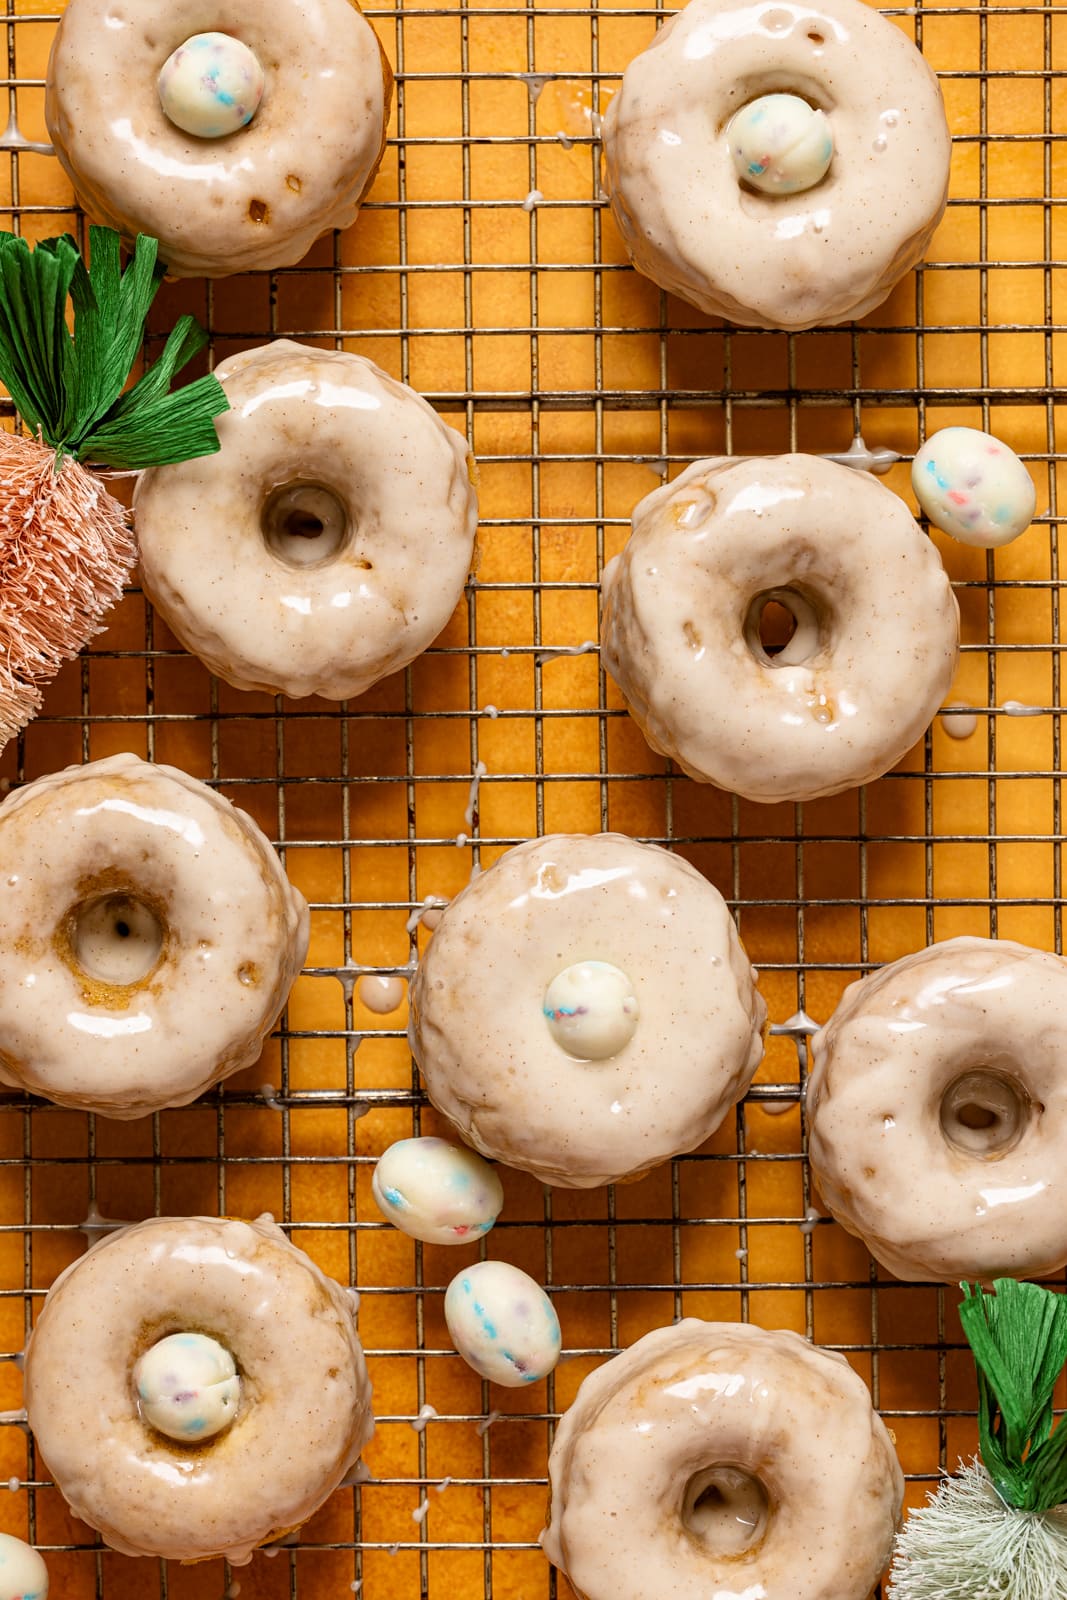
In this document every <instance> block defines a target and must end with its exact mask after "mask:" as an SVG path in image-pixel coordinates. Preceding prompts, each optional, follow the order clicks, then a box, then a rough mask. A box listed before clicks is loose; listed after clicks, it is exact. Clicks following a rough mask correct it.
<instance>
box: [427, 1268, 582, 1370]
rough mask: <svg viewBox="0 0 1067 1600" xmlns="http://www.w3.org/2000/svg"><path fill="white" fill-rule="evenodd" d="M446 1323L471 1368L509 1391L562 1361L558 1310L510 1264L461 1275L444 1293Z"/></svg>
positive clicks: (472, 1270)
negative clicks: (560, 1358) (560, 1359)
mask: <svg viewBox="0 0 1067 1600" xmlns="http://www.w3.org/2000/svg"><path fill="white" fill-rule="evenodd" d="M445 1322H446V1323H447V1324H448V1332H449V1335H450V1337H451V1339H452V1343H453V1344H454V1345H455V1347H456V1349H457V1350H458V1352H459V1354H460V1355H461V1356H462V1357H463V1359H464V1361H465V1362H466V1363H467V1365H468V1366H469V1367H473V1368H474V1370H475V1372H477V1373H478V1374H479V1375H480V1376H481V1377H483V1378H487V1379H488V1380H489V1382H490V1383H499V1384H502V1385H503V1386H504V1387H505V1388H507V1389H518V1388H521V1387H522V1386H523V1385H524V1384H527V1383H537V1382H538V1380H539V1379H541V1378H546V1377H547V1376H548V1374H549V1373H550V1372H551V1371H552V1368H553V1367H554V1366H555V1365H556V1362H557V1361H558V1360H559V1356H560V1348H561V1345H562V1335H561V1333H560V1326H559V1318H558V1317H557V1316H556V1309H555V1307H554V1306H553V1304H552V1302H551V1300H550V1299H549V1298H548V1296H547V1294H546V1293H545V1291H544V1290H543V1289H542V1287H541V1285H540V1284H539V1283H535V1282H534V1280H533V1278H531V1277H530V1276H529V1274H528V1273H525V1272H522V1271H521V1270H520V1269H519V1268H518V1267H513V1266H512V1265H511V1262H510V1261H476V1262H475V1263H474V1264H473V1266H470V1267H465V1268H464V1270H463V1271H462V1272H457V1274H456V1276H455V1277H454V1278H453V1279H452V1282H451V1283H450V1284H449V1286H448V1288H447V1289H446V1290H445Z"/></svg>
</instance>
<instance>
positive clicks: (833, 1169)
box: [807, 939, 1067, 1283]
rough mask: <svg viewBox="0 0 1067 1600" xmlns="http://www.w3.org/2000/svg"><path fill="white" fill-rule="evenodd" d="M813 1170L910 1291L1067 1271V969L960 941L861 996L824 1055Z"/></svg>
mask: <svg viewBox="0 0 1067 1600" xmlns="http://www.w3.org/2000/svg"><path fill="white" fill-rule="evenodd" d="M811 1050H812V1069H811V1078H810V1080H809V1083H808V1094H807V1102H808V1131H809V1139H810V1153H811V1169H812V1173H813V1175H814V1177H815V1179H816V1181H817V1183H818V1185H819V1189H820V1192H821V1193H822V1197H823V1199H824V1200H825V1202H826V1205H827V1207H828V1209H829V1210H830V1211H831V1212H832V1213H833V1215H834V1217H836V1219H837V1221H838V1222H840V1223H841V1225H842V1226H843V1227H845V1228H847V1229H848V1231H849V1232H850V1233H854V1234H858V1235H859V1237H860V1238H861V1239H862V1240H863V1241H864V1243H865V1244H866V1246H867V1248H868V1250H870V1252H871V1254H872V1255H873V1256H875V1257H876V1258H877V1260H879V1261H880V1262H881V1263H882V1265H883V1266H885V1267H888V1268H889V1270H890V1271H891V1272H894V1273H895V1274H896V1276H897V1277H898V1278H904V1279H908V1280H915V1279H931V1278H932V1279H938V1278H942V1279H944V1280H945V1281H946V1282H949V1283H957V1282H959V1280H960V1279H963V1278H966V1279H977V1280H982V1281H984V1282H987V1283H989V1282H992V1281H993V1279H994V1278H1031V1277H1033V1278H1040V1277H1043V1276H1044V1275H1045V1274H1046V1273H1048V1272H1055V1271H1058V1270H1059V1268H1060V1267H1062V1266H1063V1265H1064V1264H1065V1263H1067V1212H1065V1210H1064V1206H1063V1200H1062V1193H1061V1183H1062V1177H1061V1175H1062V1171H1063V1164H1064V1160H1065V1157H1067V1081H1065V1079H1064V1073H1063V1063H1064V1060H1065V1059H1067V962H1065V961H1064V960H1062V959H1061V957H1059V956H1056V955H1051V954H1050V953H1049V952H1048V951H1045V950H1031V949H1029V948H1028V947H1027V946H1026V945H1022V944H1014V943H1013V942H1012V941H1011V940H1009V939H948V940H946V941H945V942H944V943H942V944H935V945H931V946H930V948H929V949H927V950H920V951H918V952H917V953H916V954H915V955H910V956H905V957H904V958H903V959H902V960H900V961H894V962H891V963H890V965H889V966H886V967H882V969H881V970H880V971H878V972H874V973H872V974H871V975H870V976H869V977H866V978H861V979H860V981H859V982H858V983H854V984H852V985H851V986H850V987H849V988H848V989H846V990H845V993H844V995H843V997H842V999H841V1002H840V1004H839V1005H838V1007H837V1009H836V1011H835V1012H834V1014H833V1016H832V1017H831V1018H830V1021H829V1022H828V1023H827V1025H826V1027H825V1028H823V1029H822V1030H821V1031H820V1032H819V1033H817V1034H816V1035H815V1037H814V1038H813V1040H812V1042H811Z"/></svg>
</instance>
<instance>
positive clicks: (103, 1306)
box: [25, 1217, 374, 1565]
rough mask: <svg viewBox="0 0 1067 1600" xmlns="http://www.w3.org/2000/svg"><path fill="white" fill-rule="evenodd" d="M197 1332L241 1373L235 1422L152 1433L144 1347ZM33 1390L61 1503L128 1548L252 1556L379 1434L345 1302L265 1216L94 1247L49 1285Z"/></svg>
mask: <svg viewBox="0 0 1067 1600" xmlns="http://www.w3.org/2000/svg"><path fill="white" fill-rule="evenodd" d="M190 1325H195V1326H196V1327H199V1328H202V1329H204V1330H205V1331H210V1332H211V1333H212V1334H213V1335H214V1336H216V1337H217V1338H218V1340H219V1342H220V1343H222V1344H223V1345H224V1346H225V1347H226V1348H227V1349H228V1350H230V1351H232V1352H233V1355H234V1357H235V1360H236V1362H237V1366H238V1368H239V1370H240V1373H241V1378H242V1403H241V1407H240V1411H239V1414H238V1416H237V1419H236V1421H235V1422H234V1423H233V1425H232V1427H230V1428H228V1429H227V1430H226V1431H225V1432H224V1433H220V1434H218V1435H217V1436H216V1437H215V1438H214V1439H213V1440H211V1441H209V1442H208V1443H207V1444H206V1445H200V1446H193V1447H190V1446H188V1445H182V1444H178V1443H176V1442H172V1441H171V1440H169V1439H166V1438H164V1437H163V1436H162V1435H161V1434H159V1433H157V1432H156V1431H155V1430H154V1429H151V1428H149V1427H147V1426H146V1424H145V1423H144V1421H143V1420H142V1419H141V1417H140V1416H139V1414H138V1410H137V1404H136V1392H135V1389H134V1387H133V1383H132V1380H131V1374H132V1370H133V1367H134V1364H135V1362H136V1360H137V1359H138V1356H139V1355H140V1354H141V1352H142V1350H143V1349H144V1348H145V1346H146V1345H147V1344H149V1343H151V1342H154V1340H155V1338H156V1337H158V1336H159V1335H160V1334H161V1333H163V1332H164V1331H168V1330H174V1329H175V1327H182V1326H190ZM72 1351H76V1352H77V1361H76V1362H74V1361H72ZM25 1382H26V1406H27V1409H28V1411H29V1416H30V1425H31V1427H32V1429H33V1432H34V1434H35V1436H36V1438H37V1443H38V1445H39V1446H40V1449H41V1452H42V1454H43V1456H44V1458H45V1460H46V1461H47V1463H48V1468H49V1470H50V1471H51V1473H52V1476H53V1477H54V1478H55V1480H56V1483H57V1485H58V1487H59V1489H60V1491H61V1492H62V1494H63V1496H64V1498H65V1499H66V1500H67V1502H68V1504H69V1505H70V1507H71V1509H72V1511H73V1512H74V1513H75V1515H76V1516H79V1517H81V1518H82V1520H83V1521H84V1522H87V1523H88V1524H89V1526H90V1527H92V1528H96V1529H98V1530H99V1532H100V1533H101V1535H102V1536H103V1538H104V1540H105V1542H106V1543H107V1544H109V1545H110V1546H111V1547H112V1548H113V1549H115V1550H119V1551H121V1552H122V1553H123V1554H125V1555H156V1556H162V1557H164V1558H166V1559H168V1560H175V1561H199V1560H202V1559H205V1558H207V1557H213V1556H225V1557H226V1559H227V1560H229V1561H231V1562H233V1563H234V1564H236V1565H241V1564H243V1563H245V1562H247V1561H249V1560H250V1559H251V1556H252V1552H253V1550H254V1549H255V1548H256V1547H257V1546H258V1545H260V1544H264V1543H267V1542H268V1541H270V1540H277V1539H279V1538H280V1537H281V1536H282V1535H283V1534H286V1533H287V1532H289V1531H290V1530H291V1529H294V1528H296V1527H299V1525H300V1524H301V1523H303V1522H305V1521H306V1520H307V1518H308V1517H309V1516H311V1514H312V1513H313V1512H314V1511H315V1510H317V1508H318V1507H319V1506H320V1505H321V1504H322V1503H323V1501H324V1500H325V1499H326V1498H327V1496H328V1495H329V1494H331V1493H332V1492H333V1490H334V1489H335V1488H336V1487H337V1486H338V1484H339V1483H340V1482H341V1480H342V1478H344V1477H345V1476H346V1475H347V1474H348V1473H349V1472H350V1471H351V1469H352V1467H353V1466H354V1464H355V1462H356V1459H357V1458H358V1456H359V1454H360V1451H361V1450H362V1449H363V1446H364V1445H365V1444H366V1442H367V1440H368V1439H369V1438H370V1436H371V1433H372V1432H373V1428H374V1422H373V1417H372V1415H371V1409H370V1402H371V1394H370V1383H369V1380H368V1378H367V1371H366V1367H365V1365H364V1361H363V1353H362V1350H361V1348H360V1343H359V1338H358V1336H357V1334H356V1329H355V1321H354V1316H353V1310H352V1304H351V1301H350V1299H349V1296H348V1295H347V1294H346V1292H345V1291H344V1290H343V1289H342V1288H341V1287H340V1285H339V1284H336V1283H334V1282H333V1280H332V1279H330V1278H327V1277H326V1276H325V1274H324V1273H322V1272H321V1271H320V1270H319V1268H318V1267H317V1266H316V1265H315V1264H314V1262H313V1261H311V1259H310V1258H309V1257H308V1256H306V1255H305V1254H304V1252H303V1251H302V1250H298V1249H297V1248H296V1247H295V1246H294V1245H291V1244H290V1243H289V1241H288V1240H287V1239H286V1237H285V1235H284V1234H283V1233H282V1231H281V1229H280V1228H278V1227H276V1226H275V1224H274V1222H273V1221H272V1220H271V1219H270V1218H269V1217H260V1218H259V1219H258V1220H257V1221H255V1222H238V1221H235V1220H232V1219H227V1218H217V1217H180V1218H172V1217H163V1218H158V1217H154V1218H151V1219H150V1220H149V1221H147V1222H142V1223H140V1224H138V1226H137V1227H135V1228H128V1229H127V1230H126V1231H125V1232H123V1233H118V1234H112V1235H111V1236H110V1237H109V1238H107V1239H103V1240H101V1242H100V1243H99V1244H97V1245H94V1246H93V1248H92V1249H91V1250H90V1251H89V1253H88V1254H87V1255H85V1256H82V1257H81V1259H80V1260H78V1261H76V1262H75V1263H74V1264H73V1266H71V1267H68V1268H67V1270H66V1271H65V1272H63V1273H62V1274H61V1275H60V1276H59V1278H58V1279H57V1280H56V1282H55V1284H54V1285H53V1286H52V1289H51V1290H50V1291H49V1294H48V1297H47V1299H46V1300H45V1304H44V1308H43V1310H42V1311H41V1314H40V1316H39V1318H38V1320H37V1325H36V1327H35V1329H34V1332H33V1335H32V1337H31V1339H30V1342H29V1345H28V1347H27V1351H26V1377H25ZM297 1441H298V1447H294V1446H295V1444H296V1442H297Z"/></svg>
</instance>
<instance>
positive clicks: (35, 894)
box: [0, 755, 308, 1118]
mask: <svg viewBox="0 0 1067 1600" xmlns="http://www.w3.org/2000/svg"><path fill="white" fill-rule="evenodd" d="M307 943H308V910H307V904H306V902H305V900H304V897H303V895H302V894H301V893H300V891H299V890H298V889H295V888H294V887H293V885H292V884H291V883H290V882H289V880H288V878H287V877H286V876H285V872H284V871H283V869H282V866H281V863H280V862H279V860H278V857H277V855H276V854H275V853H274V851H273V850H272V849H271V847H270V845H269V844H268V842H267V840H266V839H265V838H264V837H263V835H262V833H260V831H259V829H258V828H257V827H256V824H255V823H254V822H253V821H252V819H251V817H249V816H246V815H245V813H244V812H243V811H238V810H237V808H236V807H235V806H233V805H231V804H230V802H229V801H228V800H226V799H223V798H222V796H220V795H217V794H214V793H213V792H212V790H210V789H208V788H207V787H206V786H205V785H204V784H202V783H198V782H197V781H196V779H195V778H190V777H189V776H188V775H187V774H186V773H184V772H179V771H178V770H177V768H176V767H164V766H152V765H150V764H149V763H148V762H145V761H141V760H139V759H138V757H137V756H134V755H118V756H109V757H107V759H106V760H103V761H93V762H90V763H89V765H88V766H84V767H67V768H66V769H65V770H64V771H63V772H57V773H55V774H54V775H53V776H51V777H47V778H38V779H37V780H36V782H34V783H30V784H27V785H26V787H25V788H24V789H19V790H17V791H16V793H15V794H13V795H12V796H11V798H10V799H9V800H7V801H6V802H5V803H4V805H3V807H2V808H0V1081H2V1082H4V1083H8V1084H12V1085H14V1086H15V1087H18V1088H22V1089H29V1090H32V1091H33V1093H34V1094H40V1095H44V1096H46V1098H47V1099H49V1100H54V1101H56V1102H57V1103H58V1104H59V1105H64V1106H73V1107H75V1108H77V1109H78V1110H82V1111H97V1112H100V1113H101V1114H102V1115H103V1116H107V1117H119V1118H130V1117H142V1116H145V1115H146V1114H147V1113H148V1112H150V1111H159V1110H161V1109H162V1108H163V1107H164V1106H184V1105H188V1103H189V1101H190V1100H194V1099H195V1098H196V1096H197V1095H199V1094H202V1093H203V1092H204V1090H205V1089H208V1088H210V1087H211V1085H212V1084H213V1083H217V1082H218V1081H219V1080H220V1078H225V1077H228V1076H229V1075H230V1073H232V1072H237V1071H239V1070H240V1068H241V1067H246V1066H248V1065H249V1064H250V1063H251V1062H253V1061H254V1060H255V1059H256V1057H257V1056H258V1055H259V1052H260V1049H261V1048H262V1044H263V1040H264V1038H265V1036H266V1035H267V1034H268V1033H269V1032H270V1030H271V1028H273V1026H274V1024H275V1022H276V1021H277V1019H278V1015H279V1013H280V1011H281V1009H282V1007H283V1005H284V1004H285V1001H286V999H287V997H288V994H289V990H290V989H291V988H292V986H293V984H294V982H295V981H296V977H297V974H298V973H299V972H300V969H301V967H302V965H303V962H304V956H305V955H306V953H307Z"/></svg>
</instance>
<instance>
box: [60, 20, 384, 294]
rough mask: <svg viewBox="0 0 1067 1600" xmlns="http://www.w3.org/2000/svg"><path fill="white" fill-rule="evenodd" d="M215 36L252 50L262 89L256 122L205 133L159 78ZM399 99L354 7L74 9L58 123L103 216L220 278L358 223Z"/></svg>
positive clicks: (178, 262)
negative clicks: (171, 100) (179, 120)
mask: <svg viewBox="0 0 1067 1600" xmlns="http://www.w3.org/2000/svg"><path fill="white" fill-rule="evenodd" d="M205 30H212V31H214V32H215V33H216V34H217V35H221V36H226V35H230V36H232V37H233V38H234V39H235V40H236V41H239V42H240V44H243V45H245V46H247V47H248V50H249V51H250V52H251V54H252V56H253V57H254V58H255V60H256V62H257V63H258V67H259V68H260V69H261V70H262V76H263V82H264V88H263V92H262V101H261V103H260V104H259V105H258V109H256V110H255V111H254V115H253V116H252V118H251V120H250V121H249V122H248V124H247V126H245V127H243V128H242V127H239V126H238V127H237V129H236V131H229V128H227V127H225V126H223V127H219V126H211V124H210V122H209V121H205V122H204V124H203V126H204V136H203V137H197V136H196V135H195V134H191V133H189V132H187V131H186V130H185V128H184V127H179V126H178V125H176V124H175V123H174V122H173V121H172V120H171V118H170V116H168V114H167V112H166V111H165V110H164V106H163V101H162V99H161V89H160V87H159V79H160V74H161V72H163V70H164V69H165V68H168V67H169V66H170V58H171V57H172V54H174V53H176V52H177V51H178V50H179V49H181V48H182V47H183V46H184V45H186V44H188V43H190V42H191V41H193V40H195V39H196V38H197V37H198V36H199V35H201V34H203V33H204V32H205ZM240 44H239V45H238V48H240ZM200 81H201V82H202V83H205V84H208V85H210V83H211V81H212V80H211V77H210V74H209V73H205V74H203V75H202V77H201V80H200ZM165 83H166V78H164V84H165ZM391 94H392V74H391V72H390V70H389V66H388V63H387V62H386V60H385V57H384V55H383V54H382V51H381V47H380V45H379V43H378V39H377V36H376V35H375V33H374V30H373V29H372V28H371V26H370V24H369V23H367V22H366V21H364V19H363V17H362V16H361V15H360V12H359V9H358V7H357V6H356V5H355V4H354V3H353V0H271V4H269V5H265V4H263V0H209V3H206V4H205V0H173V3H172V4H170V5H167V6H160V5H159V4H157V0H124V3H123V4H122V5H121V6H116V5H115V4H113V0H68V4H67V8H66V10H65V12H64V14H63V16H62V19H61V20H60V24H59V30H58V32H57V33H56V36H55V41H54V43H53V45H52V54H51V57H50V59H49V63H48V84H47V91H46V95H45V120H46V122H47V124H48V133H49V137H50V139H51V140H52V143H53V145H54V146H55V152H56V155H57V156H58V157H59V159H60V161H61V162H62V164H63V167H64V169H65V171H66V173H67V176H68V177H69V178H70V181H71V183H72V184H73V186H74V193H75V195H76V197H77V200H78V204H79V205H81V206H82V207H83V208H84V209H85V210H86V211H87V212H88V213H89V215H90V216H91V217H92V218H93V220H94V221H96V222H102V223H106V224H107V225H108V226H109V227H112V228H117V229H118V230H119V232H121V233H123V234H125V235H126V236H127V237H130V236H132V235H134V234H137V233H149V234H153V235H154V236H155V237H156V238H157V239H158V240H159V256H160V260H161V261H163V262H165V263H166V267H167V271H168V273H170V275H171V276H173V277H178V278H189V277H207V278H219V277H224V276H225V275H226V274H227V273H230V272H247V271H249V270H251V269H252V268H254V267H287V266H291V265H292V264H293V263H294V262H296V261H299V260H301V258H302V257H303V256H305V255H306V254H307V252H308V250H309V249H310V248H311V246H312V245H313V244H314V242H315V240H316V239H317V238H318V237H319V236H320V234H323V233H326V232H328V231H329V230H330V229H331V228H347V227H348V226H349V225H350V224H351V223H352V222H354V221H355V217H356V212H357V211H358V210H359V205H360V202H361V200H362V199H363V196H364V194H365V192H366V190H367V189H368V188H369V187H370V183H371V180H372V179H373V177H374V174H375V172H376V171H377V169H378V164H379V162H380V161H381V158H382V154H383V152H384V149H385V125H386V121H387V119H388V116H389V103H390V99H391ZM209 103H210V105H212V106H214V108H215V109H216V110H218V108H219V103H218V100H217V99H216V98H215V97H210V102H209ZM205 109H206V108H205ZM246 109H247V108H246ZM231 126H232V124H231ZM219 132H221V133H223V135H224V136H223V137H218V136H214V135H216V134H217V133H219Z"/></svg>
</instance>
